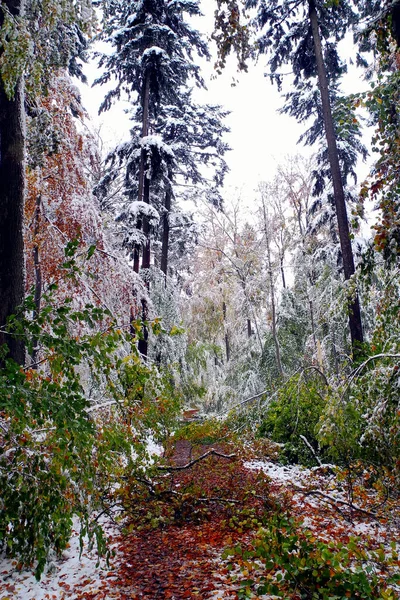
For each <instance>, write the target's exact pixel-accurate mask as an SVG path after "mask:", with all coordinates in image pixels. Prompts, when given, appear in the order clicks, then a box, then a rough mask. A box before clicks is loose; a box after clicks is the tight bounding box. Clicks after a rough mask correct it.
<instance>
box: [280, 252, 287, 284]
mask: <svg viewBox="0 0 400 600" xmlns="http://www.w3.org/2000/svg"><path fill="white" fill-rule="evenodd" d="M279 260H280V263H281V277H282V286H283V289H286V279H285V269H284V267H283V260H284V256H283V254H281V255H280V257H279Z"/></svg>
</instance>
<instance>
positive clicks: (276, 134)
mask: <svg viewBox="0 0 400 600" xmlns="http://www.w3.org/2000/svg"><path fill="white" fill-rule="evenodd" d="M211 1H212V2H213V0H203V3H202V6H203V12H205V9H206V8H207V7H208V8H211V4H210V2H211ZM212 9H213V10H214V5H213V6H212ZM212 14H213V12H210V14H208V15H206V17H205V18H204V19H199V20H197V21H196V27H198V28H199V29H200V28H201V30H202V31H204V33H205V34H206V35H209V34H210V33H211V31H212V27H213V17H212ZM210 49H211V50H212V51H213V50H214V48H213V45H212V43H211V44H210ZM265 62H266V61H265V59H264V58H263V57H261V59H260V60H259V62H258V64H256V65H254V64H252V65H249V72H248V73H237V71H236V63H235V60H234V59H233V58H232V60H230V61H228V67H227V68H226V69H225V71H224V72H223V74H222V75H218V76H215V74H214V69H213V60H211V61H210V62H209V63H204V67H203V77H204V79H205V81H206V85H207V90H201V91H199V92H198V93H197V97H196V99H197V100H198V101H199V102H204V103H209V104H221V105H223V107H224V108H225V109H227V110H229V111H231V114H230V116H229V117H228V118H227V124H228V126H229V127H230V129H231V133H230V134H229V135H227V136H226V141H227V142H228V143H229V145H230V146H231V148H232V150H231V151H230V152H229V153H228V154H227V157H226V160H227V162H228V165H229V168H230V172H229V174H228V176H227V178H226V186H225V187H226V193H227V194H230V193H234V194H235V192H234V191H233V190H234V189H235V188H238V189H239V190H240V192H241V195H242V197H244V198H247V199H250V198H251V196H252V195H253V190H254V189H255V187H256V186H257V184H258V182H259V181H262V180H264V181H265V180H269V179H271V178H272V177H273V176H274V173H275V170H276V166H277V164H279V163H281V162H282V161H283V160H284V158H285V157H286V156H288V155H291V154H295V153H302V154H303V153H304V154H307V155H309V154H310V152H311V150H310V149H309V148H304V146H303V145H301V144H300V145H297V140H298V138H299V136H300V134H301V133H302V132H303V131H304V129H305V125H304V124H303V125H299V124H298V123H297V122H296V120H295V119H294V118H291V117H288V116H286V115H281V114H279V112H278V109H279V107H280V106H282V104H283V99H282V97H281V95H280V94H279V92H278V91H277V89H276V87H275V86H273V85H272V84H271V83H270V81H269V79H268V78H265V77H264V70H265V69H264V67H265ZM87 75H88V79H89V82H90V83H91V82H92V81H93V80H94V79H95V77H96V76H97V75H98V72H97V70H96V68H95V67H94V64H93V63H92V64H90V65H89V66H88V68H87ZM233 80H235V81H236V85H235V86H234V87H232V81H233ZM345 86H346V91H347V92H354V91H359V89H360V88H361V89H362V88H364V87H365V84H363V83H362V82H360V80H359V79H358V76H357V74H354V72H352V73H351V74H350V75H349V76H348V77H347V81H346V83H345ZM104 94H105V89H104V88H102V87H96V88H94V89H92V88H91V87H90V85H89V86H85V87H84V88H83V89H82V96H83V103H84V106H85V107H86V109H87V110H88V112H89V114H90V116H91V119H92V121H93V124H94V125H95V126H101V136H102V138H103V140H104V142H105V144H106V146H107V147H110V148H112V147H115V145H117V144H118V143H119V142H121V141H123V140H124V139H127V138H128V135H129V127H130V125H129V119H128V116H127V115H126V114H125V113H124V108H127V106H128V105H127V104H125V105H124V103H122V102H119V103H118V104H117V105H115V106H114V107H113V108H112V109H111V110H110V111H108V112H107V113H105V114H103V115H101V116H100V117H98V115H97V112H98V107H99V105H100V103H101V101H102V99H103V97H104ZM365 175H366V167H365V166H364V167H361V168H360V176H361V177H364V176H365Z"/></svg>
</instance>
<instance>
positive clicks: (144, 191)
mask: <svg viewBox="0 0 400 600" xmlns="http://www.w3.org/2000/svg"><path fill="white" fill-rule="evenodd" d="M149 101H150V74H149V73H147V75H146V79H145V82H144V88H143V100H142V102H143V117H142V139H143V138H145V137H146V136H148V135H149ZM138 199H139V202H145V203H146V204H150V179H149V178H148V177H147V174H146V150H145V148H142V151H141V154H140V167H139V189H138ZM142 229H143V234H144V236H145V242H144V244H143V248H142V269H148V268H149V267H150V224H149V217H148V215H147V214H144V215H143V220H142ZM136 252H137V254H136V256H135V258H136V262H135V261H134V266H135V265H136V267H137V269H138V271H139V256H138V249H136ZM146 287H147V289H149V279H148V277H146ZM141 305H142V322H143V326H142V337H141V339H139V341H138V350H139V352H140V354H141V355H142V356H143V358H144V359H145V360H147V354H148V338H149V331H148V328H147V327H146V325H145V324H144V322H145V321H147V318H148V306H147V301H146V299H145V298H143V299H142V301H141Z"/></svg>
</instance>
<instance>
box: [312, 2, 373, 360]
mask: <svg viewBox="0 0 400 600" xmlns="http://www.w3.org/2000/svg"><path fill="white" fill-rule="evenodd" d="M308 6H309V17H310V23H311V29H312V34H313V40H314V50H315V58H316V63H317V70H318V83H319V89H320V92H321V101H322V113H323V121H324V127H325V136H326V141H327V146H328V156H329V163H330V168H331V174H332V183H333V191H334V197H335V206H336V216H337V222H338V230H339V239H340V248H341V251H342V257H343V270H344V276H345V279H346V281H347V280H348V279H350V278H351V277H352V275H354V273H355V268H354V257H353V250H352V247H351V239H350V229H349V222H348V219H347V211H346V201H345V196H344V189H343V181H342V175H341V172H340V164H339V157H338V151H337V145H336V134H335V129H334V124H333V118H332V110H331V104H330V98H329V87H328V80H327V75H326V69H325V63H324V57H323V52H322V44H321V37H320V32H319V24H318V15H317V11H316V8H315V2H314V0H309V3H308ZM348 307H349V325H350V334H351V345H352V350H353V355H356V354H357V352H358V351H359V345H360V344H362V342H363V331H362V322H361V311H360V302H359V298H358V295H356V296H355V298H354V300H352V301H349V305H348Z"/></svg>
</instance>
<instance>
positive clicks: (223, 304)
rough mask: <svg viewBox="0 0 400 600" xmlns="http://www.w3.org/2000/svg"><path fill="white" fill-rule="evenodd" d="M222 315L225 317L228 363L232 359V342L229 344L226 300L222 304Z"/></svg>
mask: <svg viewBox="0 0 400 600" xmlns="http://www.w3.org/2000/svg"><path fill="white" fill-rule="evenodd" d="M222 314H223V317H224V329H225V353H226V362H227V363H228V362H229V361H230V358H231V348H230V342H229V331H228V327H227V324H226V302H225V300H224V301H223V302H222Z"/></svg>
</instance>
